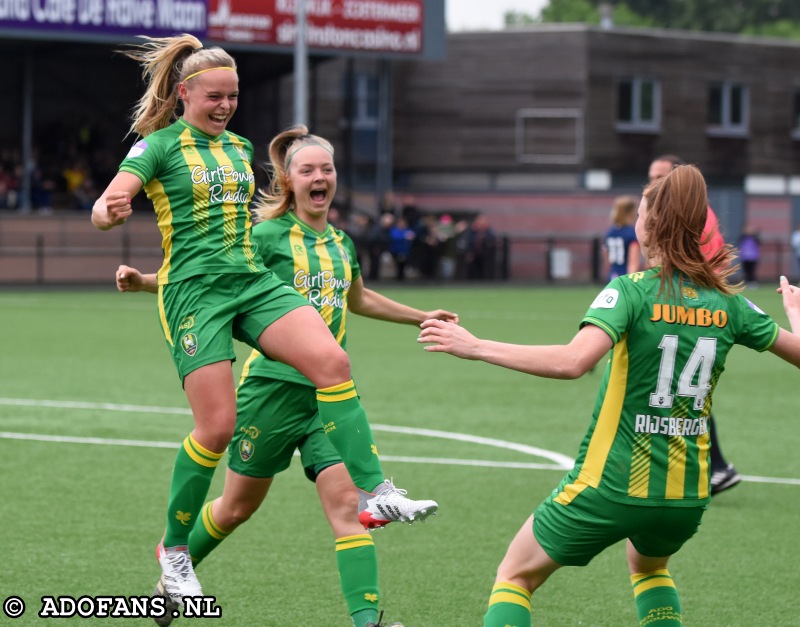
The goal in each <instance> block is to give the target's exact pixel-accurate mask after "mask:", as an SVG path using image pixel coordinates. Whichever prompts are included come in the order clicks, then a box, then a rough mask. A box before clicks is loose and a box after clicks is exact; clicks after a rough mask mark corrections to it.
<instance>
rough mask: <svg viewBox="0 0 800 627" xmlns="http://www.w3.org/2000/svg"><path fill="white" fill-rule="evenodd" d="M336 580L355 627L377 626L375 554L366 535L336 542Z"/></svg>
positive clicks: (376, 558)
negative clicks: (337, 576) (339, 582)
mask: <svg viewBox="0 0 800 627" xmlns="http://www.w3.org/2000/svg"><path fill="white" fill-rule="evenodd" d="M336 564H337V566H338V567H339V580H340V581H341V584H342V593H343V594H344V600H345V602H346V603H347V609H348V611H349V612H350V617H351V618H352V619H353V625H355V627H364V625H366V624H367V623H370V622H372V623H377V622H378V599H379V596H378V553H377V551H376V550H375V543H374V542H373V540H372V536H370V535H369V534H367V533H364V534H359V535H355V536H344V537H342V538H336Z"/></svg>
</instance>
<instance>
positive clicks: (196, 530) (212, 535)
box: [189, 501, 233, 566]
mask: <svg viewBox="0 0 800 627" xmlns="http://www.w3.org/2000/svg"><path fill="white" fill-rule="evenodd" d="M213 504H214V501H209V502H208V503H206V504H205V505H203V510H202V512H201V513H200V521H201V522H200V523H199V524H197V525H195V526H194V527H193V528H192V533H190V534H189V555H191V556H192V563H193V564H194V565H195V566H197V565H198V564H199V563H200V562H202V561H203V560H204V559H205V558H206V557H207V556H208V554H209V553H211V551H213V550H214V549H216V548H217V547H218V546H219V545H220V544H222V541H223V540H224V539H225V538H227V537H228V536H229V535H231V533H233V531H232V530H231V531H225V530H223V529H222V527H220V526H219V525H217V523H216V522H214V518H213V516H212V515H211V506H212V505H213Z"/></svg>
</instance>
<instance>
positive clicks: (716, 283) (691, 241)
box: [642, 165, 742, 296]
mask: <svg viewBox="0 0 800 627" xmlns="http://www.w3.org/2000/svg"><path fill="white" fill-rule="evenodd" d="M644 198H645V200H646V202H647V217H646V218H645V221H644V232H645V235H644V241H643V242H642V245H643V246H645V247H646V248H647V249H648V250H649V251H650V252H651V253H655V254H656V256H658V257H659V258H660V260H661V270H660V272H659V275H660V279H661V288H660V291H659V293H661V292H663V291H664V287H665V286H667V288H668V290H671V289H672V283H671V281H670V279H671V278H672V275H673V273H674V272H675V271H676V270H677V271H678V272H679V273H680V278H679V283H678V285H679V290H680V286H681V285H682V284H683V279H684V277H685V278H687V279H689V280H690V281H691V282H692V283H693V284H694V285H696V286H698V287H708V288H713V289H716V290H719V291H720V292H722V293H723V294H727V295H731V294H736V293H738V292H740V291H741V289H742V286H741V284H736V285H731V284H730V283H728V279H729V278H730V276H731V275H732V274H733V273H734V271H735V269H734V268H733V267H732V266H731V261H732V259H733V256H734V251H733V247H732V246H730V245H729V244H728V245H725V246H723V247H722V248H720V250H718V251H717V252H716V253H715V254H714V256H713V257H711V259H706V257H705V256H704V255H703V252H702V250H701V248H700V246H701V245H702V244H703V243H705V242H704V241H703V228H704V227H705V224H706V218H707V215H708V197H707V193H706V182H705V179H703V175H702V174H701V173H700V170H698V169H697V168H696V167H695V166H693V165H679V166H676V167H675V168H674V169H673V170H672V171H671V172H670V173H669V174H667V175H666V176H665V177H663V178H660V179H658V180H657V181H654V182H652V183H650V184H649V185H648V186H647V187H645V190H644ZM669 295H670V294H669V291H668V293H667V296H669Z"/></svg>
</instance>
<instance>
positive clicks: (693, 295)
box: [681, 287, 698, 300]
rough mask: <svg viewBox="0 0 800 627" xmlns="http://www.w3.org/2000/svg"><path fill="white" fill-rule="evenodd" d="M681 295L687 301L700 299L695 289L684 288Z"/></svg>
mask: <svg viewBox="0 0 800 627" xmlns="http://www.w3.org/2000/svg"><path fill="white" fill-rule="evenodd" d="M681 293H682V294H683V297H684V298H687V299H692V300H697V298H698V294H697V290H696V289H694V288H693V287H684V288H683V290H681Z"/></svg>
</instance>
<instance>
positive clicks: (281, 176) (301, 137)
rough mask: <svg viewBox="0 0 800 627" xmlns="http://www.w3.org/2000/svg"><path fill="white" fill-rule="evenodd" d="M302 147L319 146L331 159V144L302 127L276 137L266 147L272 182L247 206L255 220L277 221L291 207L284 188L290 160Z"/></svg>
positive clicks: (292, 201) (290, 195) (292, 199)
mask: <svg viewBox="0 0 800 627" xmlns="http://www.w3.org/2000/svg"><path fill="white" fill-rule="evenodd" d="M306 146H321V147H322V148H324V149H325V150H327V151H328V152H329V153H331V157H333V146H332V145H331V143H330V142H329V141H328V140H327V139H325V138H323V137H319V136H318V135H311V134H309V132H308V128H307V127H306V126H305V125H303V124H298V125H296V126H292V127H290V128H288V129H286V130H285V131H283V132H281V133H279V134H278V135H276V136H275V138H274V139H273V140H272V141H271V142H270V144H269V165H268V166H267V169H268V170H271V171H272V178H271V180H270V183H269V188H268V189H267V190H263V189H262V190H259V192H258V195H257V196H256V198H255V199H254V200H253V203H252V204H251V206H250V209H251V211H252V212H253V215H254V216H255V217H256V218H257V219H258V220H259V221H263V220H272V219H274V218H279V217H280V216H282V215H284V214H285V213H286V212H287V211H289V210H290V209H291V208H292V207H293V206H294V192H292V191H290V190H289V188H288V186H287V185H286V181H287V179H288V178H289V168H290V167H291V164H292V157H294V155H295V153H296V152H297V151H298V150H300V149H301V148H305V147H306Z"/></svg>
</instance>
